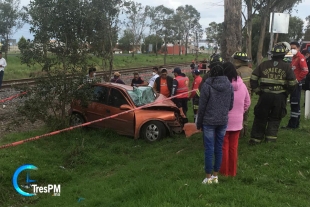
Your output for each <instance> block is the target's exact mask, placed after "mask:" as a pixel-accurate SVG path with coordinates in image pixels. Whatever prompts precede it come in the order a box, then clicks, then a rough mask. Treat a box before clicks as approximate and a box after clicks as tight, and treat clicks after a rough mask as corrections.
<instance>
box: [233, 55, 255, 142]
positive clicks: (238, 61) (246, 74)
mask: <svg viewBox="0 0 310 207" xmlns="http://www.w3.org/2000/svg"><path fill="white" fill-rule="evenodd" d="M233 58H234V61H233V63H234V65H235V67H236V69H237V73H238V75H239V76H240V77H241V78H242V80H243V83H244V84H245V85H246V87H247V89H248V92H249V94H250V96H251V84H250V78H251V75H252V72H253V70H252V68H250V67H249V66H248V65H249V64H248V63H249V62H250V59H249V58H248V55H247V54H246V53H244V52H235V54H234V56H233ZM249 111H250V109H248V110H247V111H246V112H245V113H244V114H243V128H242V130H241V132H240V137H244V136H246V134H247V130H248V117H249Z"/></svg>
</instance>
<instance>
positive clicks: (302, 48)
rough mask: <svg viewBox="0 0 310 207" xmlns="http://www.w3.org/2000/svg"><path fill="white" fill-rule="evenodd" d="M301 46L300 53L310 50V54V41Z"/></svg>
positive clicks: (302, 43)
mask: <svg viewBox="0 0 310 207" xmlns="http://www.w3.org/2000/svg"><path fill="white" fill-rule="evenodd" d="M300 45H301V46H300V52H301V51H303V50H308V51H309V52H310V41H302V42H301V44H300Z"/></svg>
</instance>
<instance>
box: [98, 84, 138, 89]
mask: <svg viewBox="0 0 310 207" xmlns="http://www.w3.org/2000/svg"><path fill="white" fill-rule="evenodd" d="M96 85H98V86H109V87H111V86H113V87H115V88H119V89H122V90H132V89H133V87H132V86H130V85H125V84H120V83H110V82H105V83H96Z"/></svg>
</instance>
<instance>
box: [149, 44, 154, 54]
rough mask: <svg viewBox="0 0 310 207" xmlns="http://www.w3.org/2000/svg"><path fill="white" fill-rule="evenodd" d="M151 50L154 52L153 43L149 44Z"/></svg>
mask: <svg viewBox="0 0 310 207" xmlns="http://www.w3.org/2000/svg"><path fill="white" fill-rule="evenodd" d="M149 52H153V45H152V44H149Z"/></svg>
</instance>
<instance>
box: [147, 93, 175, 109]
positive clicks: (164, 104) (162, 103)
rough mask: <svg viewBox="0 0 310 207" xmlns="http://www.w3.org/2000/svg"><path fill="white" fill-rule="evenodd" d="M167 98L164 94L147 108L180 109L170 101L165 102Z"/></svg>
mask: <svg viewBox="0 0 310 207" xmlns="http://www.w3.org/2000/svg"><path fill="white" fill-rule="evenodd" d="M165 99H166V97H165V96H163V95H162V94H159V96H158V97H157V98H156V100H155V104H152V105H150V106H147V107H145V108H153V107H169V108H175V109H178V107H177V106H176V105H175V104H174V103H173V102H172V101H171V100H170V99H168V100H165Z"/></svg>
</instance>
